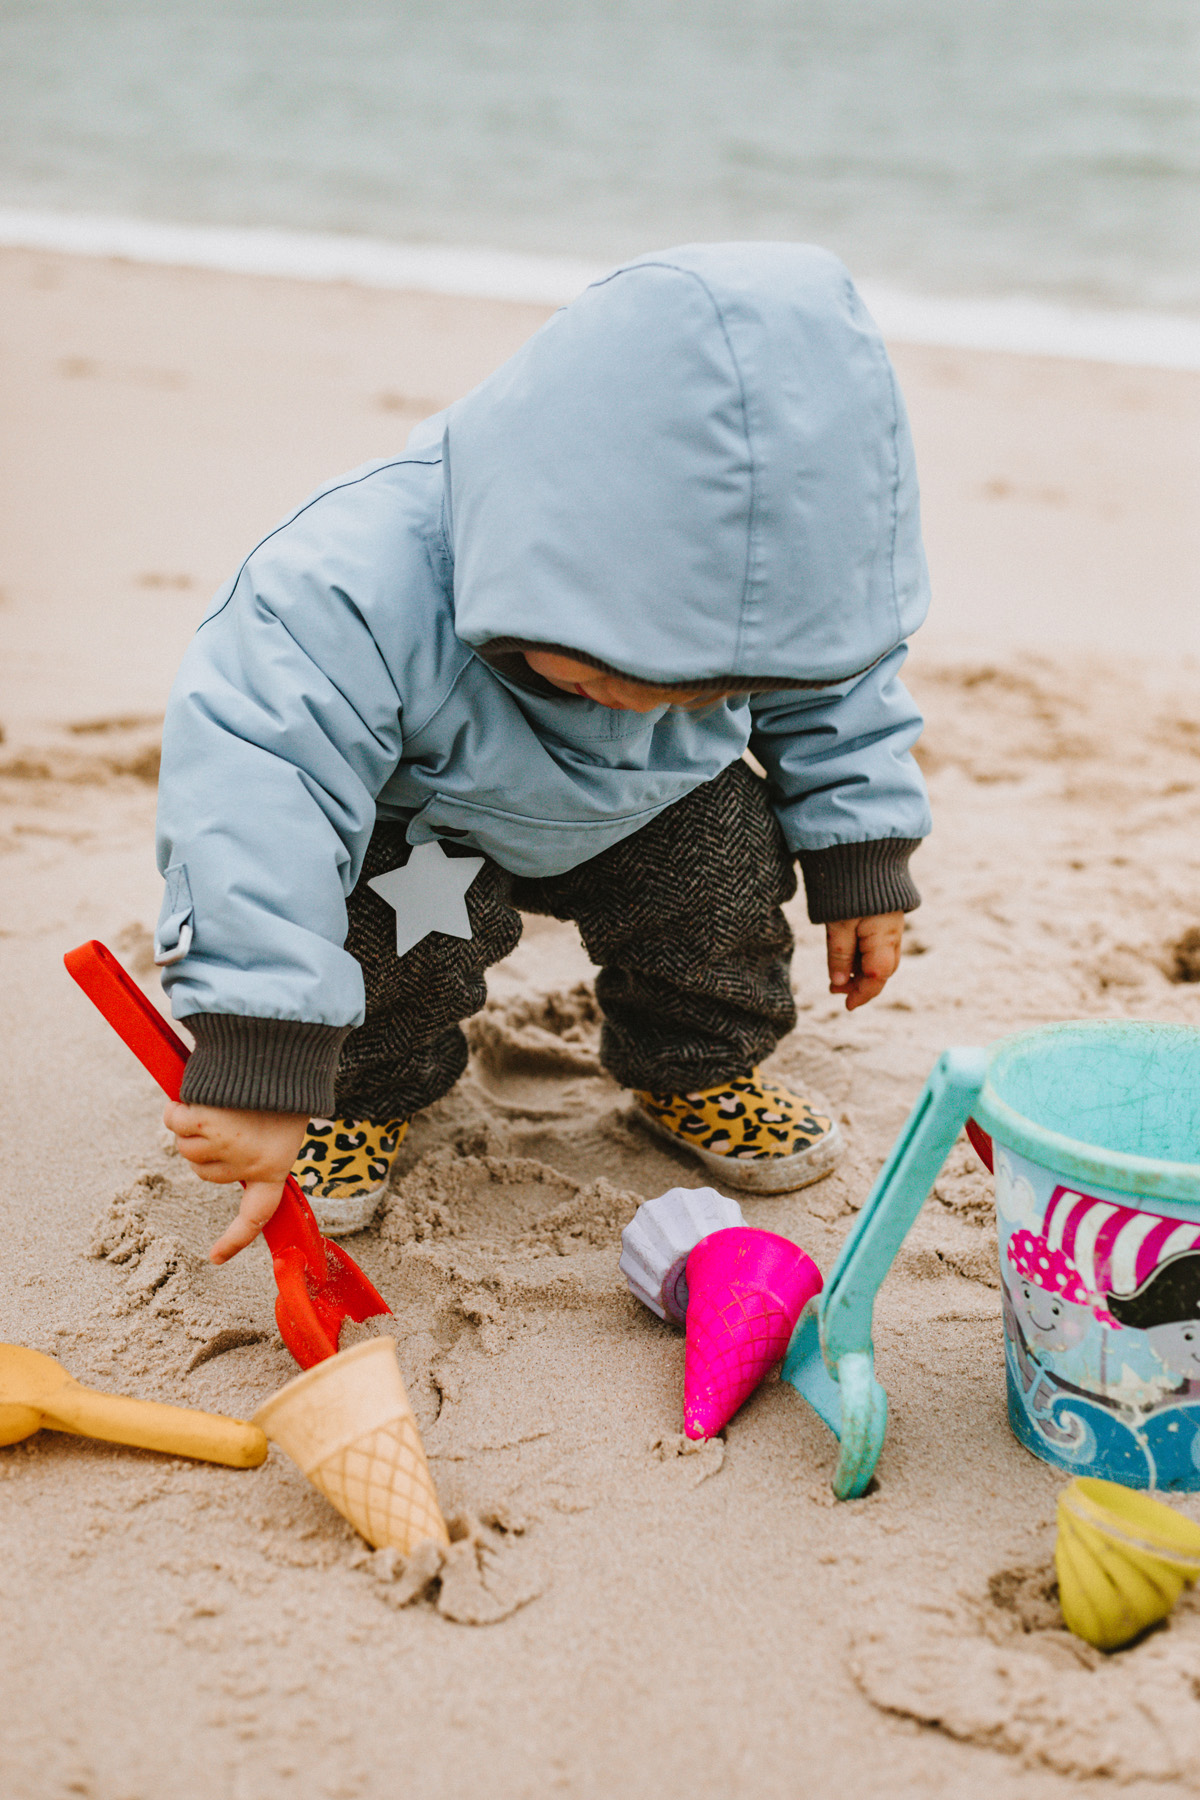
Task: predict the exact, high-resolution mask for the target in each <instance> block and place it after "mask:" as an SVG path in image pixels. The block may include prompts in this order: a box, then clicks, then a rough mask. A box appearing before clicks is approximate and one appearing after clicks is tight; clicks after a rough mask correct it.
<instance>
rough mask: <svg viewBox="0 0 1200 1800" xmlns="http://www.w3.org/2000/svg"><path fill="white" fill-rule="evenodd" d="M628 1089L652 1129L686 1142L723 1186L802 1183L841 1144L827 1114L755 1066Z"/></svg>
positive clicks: (824, 1167)
mask: <svg viewBox="0 0 1200 1800" xmlns="http://www.w3.org/2000/svg"><path fill="white" fill-rule="evenodd" d="M633 1097H634V1100H635V1101H636V1103H637V1106H638V1110H639V1111H640V1113H641V1114H642V1117H643V1118H644V1119H645V1122H646V1124H647V1125H649V1126H650V1128H651V1130H653V1131H656V1132H657V1133H658V1134H659V1136H660V1137H664V1138H666V1139H668V1141H669V1142H670V1143H672V1144H680V1145H682V1146H683V1147H684V1148H685V1149H687V1150H690V1151H691V1152H692V1155H693V1156H698V1157H699V1159H700V1161H701V1162H702V1163H703V1164H704V1166H705V1168H706V1169H709V1170H711V1171H712V1173H713V1174H714V1175H716V1176H718V1177H719V1178H720V1179H721V1180H722V1181H724V1182H725V1183H727V1185H728V1186H730V1187H736V1188H745V1189H750V1190H752V1191H754V1192H757V1193H760V1194H782V1193H786V1192H787V1191H788V1190H789V1189H790V1188H801V1187H807V1186H808V1184H809V1182H810V1181H820V1179H821V1177H822V1175H828V1173H829V1171H830V1170H831V1169H832V1168H833V1166H834V1164H835V1163H836V1162H837V1161H838V1160H839V1158H840V1157H841V1154H842V1151H843V1150H844V1149H845V1141H844V1139H843V1137H842V1134H841V1132H840V1131H839V1130H838V1127H837V1125H836V1124H835V1123H834V1121H833V1120H832V1119H830V1118H827V1117H826V1116H825V1114H824V1113H819V1112H817V1111H816V1110H815V1109H814V1107H813V1106H812V1105H811V1103H810V1102H809V1101H807V1100H805V1099H803V1098H802V1097H801V1096H800V1095H799V1094H793V1093H790V1092H789V1091H788V1089H787V1088H782V1087H776V1086H775V1085H774V1084H773V1083H772V1082H769V1081H764V1080H763V1079H762V1076H761V1075H760V1074H759V1072H758V1070H757V1069H751V1071H750V1073H749V1075H747V1076H744V1077H743V1078H741V1079H739V1080H737V1081H725V1082H722V1083H721V1085H720V1086H719V1087H710V1088H701V1089H700V1091H699V1092H698V1093H692V1094H649V1093H635V1094H634V1096H633Z"/></svg>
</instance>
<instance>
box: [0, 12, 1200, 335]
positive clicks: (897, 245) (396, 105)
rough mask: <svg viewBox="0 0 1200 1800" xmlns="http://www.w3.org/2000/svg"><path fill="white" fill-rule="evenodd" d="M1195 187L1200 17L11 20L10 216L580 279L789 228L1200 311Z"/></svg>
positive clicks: (1125, 300)
mask: <svg viewBox="0 0 1200 1800" xmlns="http://www.w3.org/2000/svg"><path fill="white" fill-rule="evenodd" d="M1198 178H1200V6H1198V5H1197V0H407V3H406V0H388V3H387V4H382V3H381V0H286V3H283V0H274V3H272V0H24V3H22V0H7V3H6V4H4V5H3V6H2V7H0V207H2V208H6V209H9V212H10V215H12V214H13V212H14V209H15V210H16V211H19V212H20V213H22V214H24V215H27V216H28V215H30V214H34V213H36V214H39V215H42V216H46V215H61V214H73V215H83V214H103V215H115V216H119V217H121V218H124V219H126V220H134V221H137V220H142V221H149V222H154V221H158V222H160V223H161V222H168V223H177V224H179V223H182V224H192V225H205V226H209V227H240V228H263V227H267V228H276V229H279V228H282V229H283V230H285V231H287V232H289V233H292V234H295V233H304V234H310V235H311V234H317V235H318V236H319V235H324V234H335V235H337V236H338V237H349V238H368V239H373V240H377V241H382V242H383V243H384V244H385V245H386V244H388V243H390V244H398V245H406V246H413V245H416V246H422V245H424V246H456V247H458V249H459V250H460V251H461V250H462V249H463V248H464V247H465V248H466V249H471V248H474V249H476V250H489V251H495V252H501V253H504V252H507V253H513V252H519V253H524V254H525V255H526V256H529V255H540V256H543V257H552V258H558V259H562V258H575V259H578V260H579V262H580V264H581V265H583V264H590V263H605V262H609V261H612V260H615V259H617V258H619V257H623V256H626V255H629V254H632V253H636V252H639V251H641V250H645V249H649V248H653V247H655V246H659V245H664V244H669V243H677V242H681V241H686V240H689V239H695V238H721V237H776V236H778V237H789V238H799V239H807V240H811V241H816V242H820V243H824V244H826V245H828V246H829V247H830V248H832V249H834V250H836V251H837V252H838V253H839V254H840V255H842V256H843V257H844V258H845V259H846V261H847V262H848V263H849V264H850V266H851V267H852V268H853V269H854V271H855V273H856V274H858V275H859V276H860V277H863V278H865V279H866V280H867V281H868V282H871V281H874V282H875V283H877V284H883V286H885V287H891V288H896V289H901V290H905V291H907V292H908V293H915V294H919V295H925V296H933V297H935V298H937V297H941V298H942V300H943V302H944V301H948V300H954V299H956V298H958V297H969V298H970V299H972V300H973V301H975V302H987V301H988V300H989V299H991V298H994V297H997V296H1000V297H1003V296H1012V295H1022V296H1027V297H1029V298H1030V299H1031V300H1032V301H1034V302H1038V301H1040V302H1043V303H1045V302H1050V303H1055V304H1058V305H1067V306H1075V307H1085V308H1086V307H1091V308H1137V309H1143V310H1149V311H1151V312H1171V313H1175V314H1180V315H1184V317H1185V318H1187V317H1189V316H1190V317H1191V318H1200V180H1198ZM9 236H10V240H11V233H10V234H9ZM183 260H187V259H186V258H185V259H183ZM480 266H483V265H480ZM500 266H501V264H497V265H496V267H500ZM435 285H436V284H435ZM950 335H952V334H950Z"/></svg>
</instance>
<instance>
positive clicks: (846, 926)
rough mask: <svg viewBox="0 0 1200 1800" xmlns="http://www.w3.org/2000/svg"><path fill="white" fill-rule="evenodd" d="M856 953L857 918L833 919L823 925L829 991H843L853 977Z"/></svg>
mask: <svg viewBox="0 0 1200 1800" xmlns="http://www.w3.org/2000/svg"><path fill="white" fill-rule="evenodd" d="M857 954H858V920H857V919H833V920H831V921H830V923H829V924H827V925H826V927H825V960H826V963H827V964H828V967H829V991H830V993H831V994H842V993H845V991H846V989H847V988H848V987H849V986H850V983H851V981H852V980H853V977H854V959H855V956H856V955H857Z"/></svg>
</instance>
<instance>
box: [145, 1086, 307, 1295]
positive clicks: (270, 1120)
mask: <svg viewBox="0 0 1200 1800" xmlns="http://www.w3.org/2000/svg"><path fill="white" fill-rule="evenodd" d="M163 1124H164V1125H165V1126H166V1128H167V1130H168V1131H173V1132H174V1133H175V1145H176V1148H177V1149H178V1151H179V1154H180V1156H183V1157H186V1158H187V1160H188V1162H190V1163H191V1165H192V1167H193V1169H195V1171H196V1173H197V1175H199V1177H200V1179H201V1180H202V1181H219V1182H226V1181H244V1182H245V1184H246V1192H245V1193H244V1194H243V1195H242V1204H241V1206H240V1208H239V1209H238V1216H237V1218H236V1219H235V1220H234V1221H233V1224H232V1225H231V1226H230V1227H229V1229H228V1231H225V1232H222V1234H221V1236H220V1237H219V1238H218V1239H217V1241H216V1243H215V1244H214V1245H213V1247H212V1249H211V1250H210V1251H209V1253H208V1254H209V1256H210V1258H211V1259H212V1261H213V1262H215V1263H223V1262H228V1261H229V1259H230V1257H231V1256H236V1255H237V1253H238V1251H239V1250H244V1249H245V1248H246V1245H247V1244H252V1243H253V1242H254V1240H255V1238H256V1237H257V1236H258V1234H259V1232H260V1231H261V1230H262V1228H263V1226H264V1225H265V1224H266V1223H267V1220H268V1219H269V1218H270V1217H271V1214H272V1213H273V1212H274V1211H275V1208H276V1207H277V1206H278V1205H279V1202H280V1200H281V1199H282V1198H283V1184H284V1182H285V1181H286V1180H287V1178H288V1176H289V1175H290V1174H291V1170H292V1164H293V1163H294V1162H295V1160H296V1157H297V1156H298V1155H299V1153H300V1145H301V1143H302V1142H303V1140H304V1132H305V1129H306V1127H307V1125H308V1115H307V1114H306V1113H269V1112H234V1111H233V1110H232V1108H229V1107H224V1106H184V1105H183V1103H182V1102H181V1101H178V1100H171V1101H168V1103H167V1105H166V1107H165V1108H164V1110H163Z"/></svg>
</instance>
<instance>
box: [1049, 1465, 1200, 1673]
mask: <svg viewBox="0 0 1200 1800" xmlns="http://www.w3.org/2000/svg"><path fill="white" fill-rule="evenodd" d="M1054 1560H1055V1564H1056V1566H1057V1569H1058V1598H1059V1604H1060V1605H1061V1607H1062V1612H1063V1618H1064V1619H1065V1620H1066V1623H1067V1627H1068V1629H1069V1630H1071V1631H1073V1632H1074V1633H1075V1635H1076V1637H1081V1638H1084V1639H1085V1640H1086V1641H1087V1642H1088V1643H1089V1644H1094V1645H1095V1646H1096V1648H1097V1650H1119V1649H1120V1648H1121V1646H1122V1644H1128V1643H1131V1642H1132V1641H1133V1639H1134V1638H1135V1637H1140V1635H1141V1633H1142V1632H1143V1631H1147V1630H1149V1628H1150V1626H1151V1625H1157V1624H1158V1622H1159V1620H1160V1619H1165V1618H1166V1616H1167V1614H1168V1613H1169V1612H1170V1610H1171V1608H1172V1607H1173V1606H1174V1604H1175V1602H1176V1601H1177V1600H1178V1598H1179V1596H1180V1594H1182V1592H1183V1590H1184V1588H1185V1587H1191V1585H1192V1583H1193V1582H1194V1581H1195V1580H1196V1579H1197V1577H1198V1576H1200V1525H1194V1524H1193V1523H1192V1521H1191V1520H1190V1519H1185V1518H1184V1517H1183V1516H1182V1514H1180V1513H1177V1512H1176V1511H1175V1509H1174V1507H1171V1506H1164V1505H1163V1503H1162V1501H1161V1500H1153V1499H1151V1497H1150V1495H1149V1494H1140V1493H1133V1492H1131V1490H1130V1489H1129V1488H1126V1487H1121V1486H1119V1485H1118V1484H1117V1483H1116V1482H1115V1481H1099V1480H1096V1479H1095V1478H1094V1477H1091V1476H1079V1477H1077V1478H1076V1480H1074V1481H1072V1482H1071V1483H1070V1484H1069V1486H1067V1487H1065V1488H1064V1489H1063V1491H1062V1493H1061V1494H1060V1495H1059V1497H1058V1543H1057V1546H1056V1548H1055V1553H1054Z"/></svg>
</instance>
